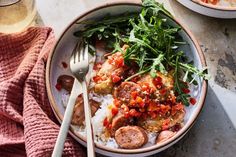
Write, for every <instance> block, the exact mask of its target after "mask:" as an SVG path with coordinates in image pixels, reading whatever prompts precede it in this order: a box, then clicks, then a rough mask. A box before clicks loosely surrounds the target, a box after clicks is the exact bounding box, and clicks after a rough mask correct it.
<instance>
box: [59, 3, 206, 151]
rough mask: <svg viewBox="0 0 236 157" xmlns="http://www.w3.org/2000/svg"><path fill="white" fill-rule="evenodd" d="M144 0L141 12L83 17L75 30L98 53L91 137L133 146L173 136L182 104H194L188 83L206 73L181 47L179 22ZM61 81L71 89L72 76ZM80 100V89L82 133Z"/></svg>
mask: <svg viewBox="0 0 236 157" xmlns="http://www.w3.org/2000/svg"><path fill="white" fill-rule="evenodd" d="M142 6H143V7H142V10H141V11H140V12H139V13H127V15H122V16H121V15H120V16H117V17H110V16H109V15H108V16H107V17H105V18H104V19H101V20H100V21H98V22H97V21H96V22H92V21H83V22H81V23H82V24H83V25H84V24H86V27H85V28H84V29H81V30H79V31H77V32H75V36H79V37H82V39H83V41H82V42H85V43H86V44H88V45H89V52H90V53H91V54H92V55H93V57H95V58H96V61H95V62H93V63H92V64H93V70H92V73H91V75H90V78H91V79H90V82H89V85H88V88H89V102H90V105H91V108H92V114H93V117H92V125H93V133H94V136H95V142H97V143H99V144H102V145H105V146H108V147H112V148H123V149H137V148H141V147H147V146H150V145H154V144H156V143H160V142H163V141H164V140H167V139H168V138H171V137H172V136H174V135H175V133H176V132H178V130H180V129H181V127H182V126H183V125H184V117H185V114H186V107H190V105H195V104H197V100H196V98H195V97H194V96H193V95H191V88H192V87H194V86H197V84H198V83H197V82H198V80H199V79H208V75H207V73H206V69H205V68H204V69H201V70H199V69H198V68H196V67H195V66H194V65H193V63H192V61H191V60H189V58H188V57H187V56H186V55H185V53H184V52H183V51H181V49H180V47H181V46H182V45H185V44H187V43H185V42H184V41H183V39H182V38H181V37H180V35H179V31H181V28H179V27H177V26H176V27H174V26H170V25H169V24H168V19H169V18H167V16H169V17H171V14H170V13H169V12H168V11H167V10H165V9H164V7H163V6H162V5H161V4H159V3H157V2H155V1H154V0H143V3H142ZM78 24H80V23H78ZM98 43H99V44H98ZM101 49H103V50H102V51H101ZM95 50H96V52H95ZM106 52H108V53H106ZM64 77H65V76H64ZM59 78H60V77H59ZM66 78H67V77H66ZM61 82H64V84H66V86H63V87H66V88H67V89H71V86H72V83H73V81H72V80H70V81H69V82H70V83H71V85H68V84H67V82H66V81H61ZM65 82H66V83H65ZM69 87H70V88H69ZM82 104H83V100H82V97H81V95H80V96H79V97H78V99H77V101H76V105H75V109H74V115H73V118H72V123H73V124H75V125H77V126H78V127H79V128H80V129H79V132H80V133H81V134H83V133H84V132H85V130H86V128H85V127H86V126H84V123H83V121H84V112H83V105H82Z"/></svg>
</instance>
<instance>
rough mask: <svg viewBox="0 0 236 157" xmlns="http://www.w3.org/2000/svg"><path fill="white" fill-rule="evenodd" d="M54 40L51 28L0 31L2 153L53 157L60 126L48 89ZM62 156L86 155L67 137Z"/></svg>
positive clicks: (18, 156) (19, 155)
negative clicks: (14, 31)
mask: <svg viewBox="0 0 236 157" xmlns="http://www.w3.org/2000/svg"><path fill="white" fill-rule="evenodd" d="M54 43H55V39H54V35H53V31H52V29H51V28H45V27H41V28H40V27H32V28H29V29H27V30H26V31H24V32H22V33H15V34H1V33H0V156H1V157H5V156H6V157H7V156H9V157H14V156H17V157H21V156H29V157H41V156H42V157H47V156H51V153H52V150H53V147H54V145H55V141H56V138H57V135H58V132H59V125H58V122H57V121H56V119H55V117H54V115H53V112H52V109H51V107H50V105H49V101H48V98H47V93H46V89H45V67H46V61H47V56H48V53H49V52H50V51H51V50H52V47H53V45H54ZM63 156H76V157H77V156H78V157H82V156H85V153H84V149H83V148H82V146H81V145H79V144H78V143H77V142H76V141H75V140H73V139H72V138H71V137H70V136H68V138H67V141H66V143H65V148H64V153H63Z"/></svg>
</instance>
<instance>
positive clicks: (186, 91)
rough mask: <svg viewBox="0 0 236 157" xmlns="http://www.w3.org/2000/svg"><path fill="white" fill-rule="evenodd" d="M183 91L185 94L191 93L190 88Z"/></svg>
mask: <svg viewBox="0 0 236 157" xmlns="http://www.w3.org/2000/svg"><path fill="white" fill-rule="evenodd" d="M182 91H183V93H185V94H188V93H190V90H189V89H188V88H183V89H182Z"/></svg>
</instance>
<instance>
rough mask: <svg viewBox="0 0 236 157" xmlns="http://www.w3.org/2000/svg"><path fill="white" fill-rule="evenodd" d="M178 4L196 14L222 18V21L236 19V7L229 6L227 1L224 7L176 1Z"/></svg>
mask: <svg viewBox="0 0 236 157" xmlns="http://www.w3.org/2000/svg"><path fill="white" fill-rule="evenodd" d="M177 1H178V2H179V3H181V4H182V5H184V6H185V7H187V8H189V9H191V10H193V11H195V12H198V13H200V14H202V15H206V16H210V17H216V18H223V19H232V18H236V6H230V4H229V2H228V1H225V4H224V6H220V5H212V4H207V3H204V2H201V1H199V0H177Z"/></svg>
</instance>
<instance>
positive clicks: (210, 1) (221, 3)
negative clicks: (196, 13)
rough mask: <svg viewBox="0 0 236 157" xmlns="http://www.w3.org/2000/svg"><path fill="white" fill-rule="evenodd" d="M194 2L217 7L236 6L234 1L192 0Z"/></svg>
mask: <svg viewBox="0 0 236 157" xmlns="http://www.w3.org/2000/svg"><path fill="white" fill-rule="evenodd" d="M193 1H196V2H203V3H206V4H212V5H219V6H231V7H234V6H235V5H236V0H193Z"/></svg>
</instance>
